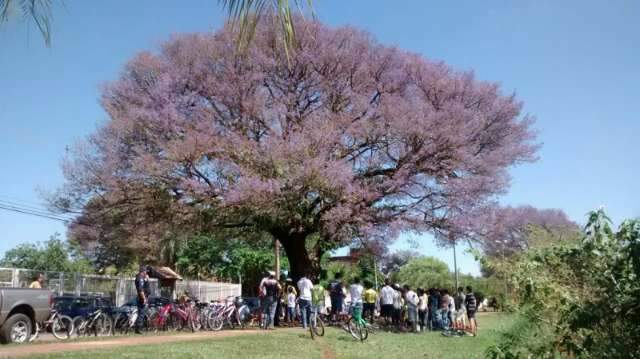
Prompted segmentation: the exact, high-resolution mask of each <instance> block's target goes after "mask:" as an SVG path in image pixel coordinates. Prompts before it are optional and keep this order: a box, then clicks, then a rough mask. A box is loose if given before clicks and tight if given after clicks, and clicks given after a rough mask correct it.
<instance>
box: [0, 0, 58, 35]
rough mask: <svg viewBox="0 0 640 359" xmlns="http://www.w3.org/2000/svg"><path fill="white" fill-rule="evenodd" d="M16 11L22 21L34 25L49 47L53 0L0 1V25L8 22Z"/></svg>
mask: <svg viewBox="0 0 640 359" xmlns="http://www.w3.org/2000/svg"><path fill="white" fill-rule="evenodd" d="M17 9H20V12H21V15H22V17H23V18H24V19H27V20H31V21H33V22H34V23H35V25H36V27H37V28H38V31H40V34H41V35H42V38H43V39H44V42H45V44H46V45H47V46H50V45H51V19H52V18H53V0H0V23H2V22H7V21H9V19H10V18H11V17H13V15H14V14H15V11H16V10H17Z"/></svg>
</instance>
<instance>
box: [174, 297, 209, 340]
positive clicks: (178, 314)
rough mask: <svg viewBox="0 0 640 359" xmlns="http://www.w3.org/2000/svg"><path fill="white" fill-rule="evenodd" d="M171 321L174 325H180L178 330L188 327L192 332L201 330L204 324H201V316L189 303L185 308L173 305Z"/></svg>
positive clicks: (189, 302)
mask: <svg viewBox="0 0 640 359" xmlns="http://www.w3.org/2000/svg"><path fill="white" fill-rule="evenodd" d="M171 321H172V323H173V324H174V325H178V327H177V329H179V330H181V329H184V327H185V326H188V327H189V329H191V331H192V332H195V331H197V330H200V328H202V323H201V322H200V314H199V313H198V312H197V311H195V310H194V309H193V304H192V302H191V301H188V302H187V303H186V304H185V305H184V306H182V305H173V306H172V308H171Z"/></svg>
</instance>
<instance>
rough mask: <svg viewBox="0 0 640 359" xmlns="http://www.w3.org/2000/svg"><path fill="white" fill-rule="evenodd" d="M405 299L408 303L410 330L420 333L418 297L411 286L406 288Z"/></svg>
mask: <svg viewBox="0 0 640 359" xmlns="http://www.w3.org/2000/svg"><path fill="white" fill-rule="evenodd" d="M404 293H405V294H404V299H405V302H406V303H407V317H408V322H409V325H410V327H409V328H410V330H411V331H412V332H414V333H417V332H418V295H417V294H416V292H414V291H413V290H411V287H409V285H407V284H405V286H404Z"/></svg>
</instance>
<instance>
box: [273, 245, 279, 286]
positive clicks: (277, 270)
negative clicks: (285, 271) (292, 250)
mask: <svg viewBox="0 0 640 359" xmlns="http://www.w3.org/2000/svg"><path fill="white" fill-rule="evenodd" d="M274 250H275V255H276V270H275V271H274V272H276V280H278V281H279V280H280V241H278V240H277V239H276V240H275V245H274Z"/></svg>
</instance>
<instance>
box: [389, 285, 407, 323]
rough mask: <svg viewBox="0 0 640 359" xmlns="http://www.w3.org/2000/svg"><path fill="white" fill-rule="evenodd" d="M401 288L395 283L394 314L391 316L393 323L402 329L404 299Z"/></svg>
mask: <svg viewBox="0 0 640 359" xmlns="http://www.w3.org/2000/svg"><path fill="white" fill-rule="evenodd" d="M400 290H401V288H400V286H398V285H397V284H394V285H393V316H392V317H391V319H392V322H393V324H394V325H395V326H396V330H400V325H401V324H402V323H401V319H402V306H403V304H404V303H403V302H404V301H403V299H402V293H401V292H400Z"/></svg>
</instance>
